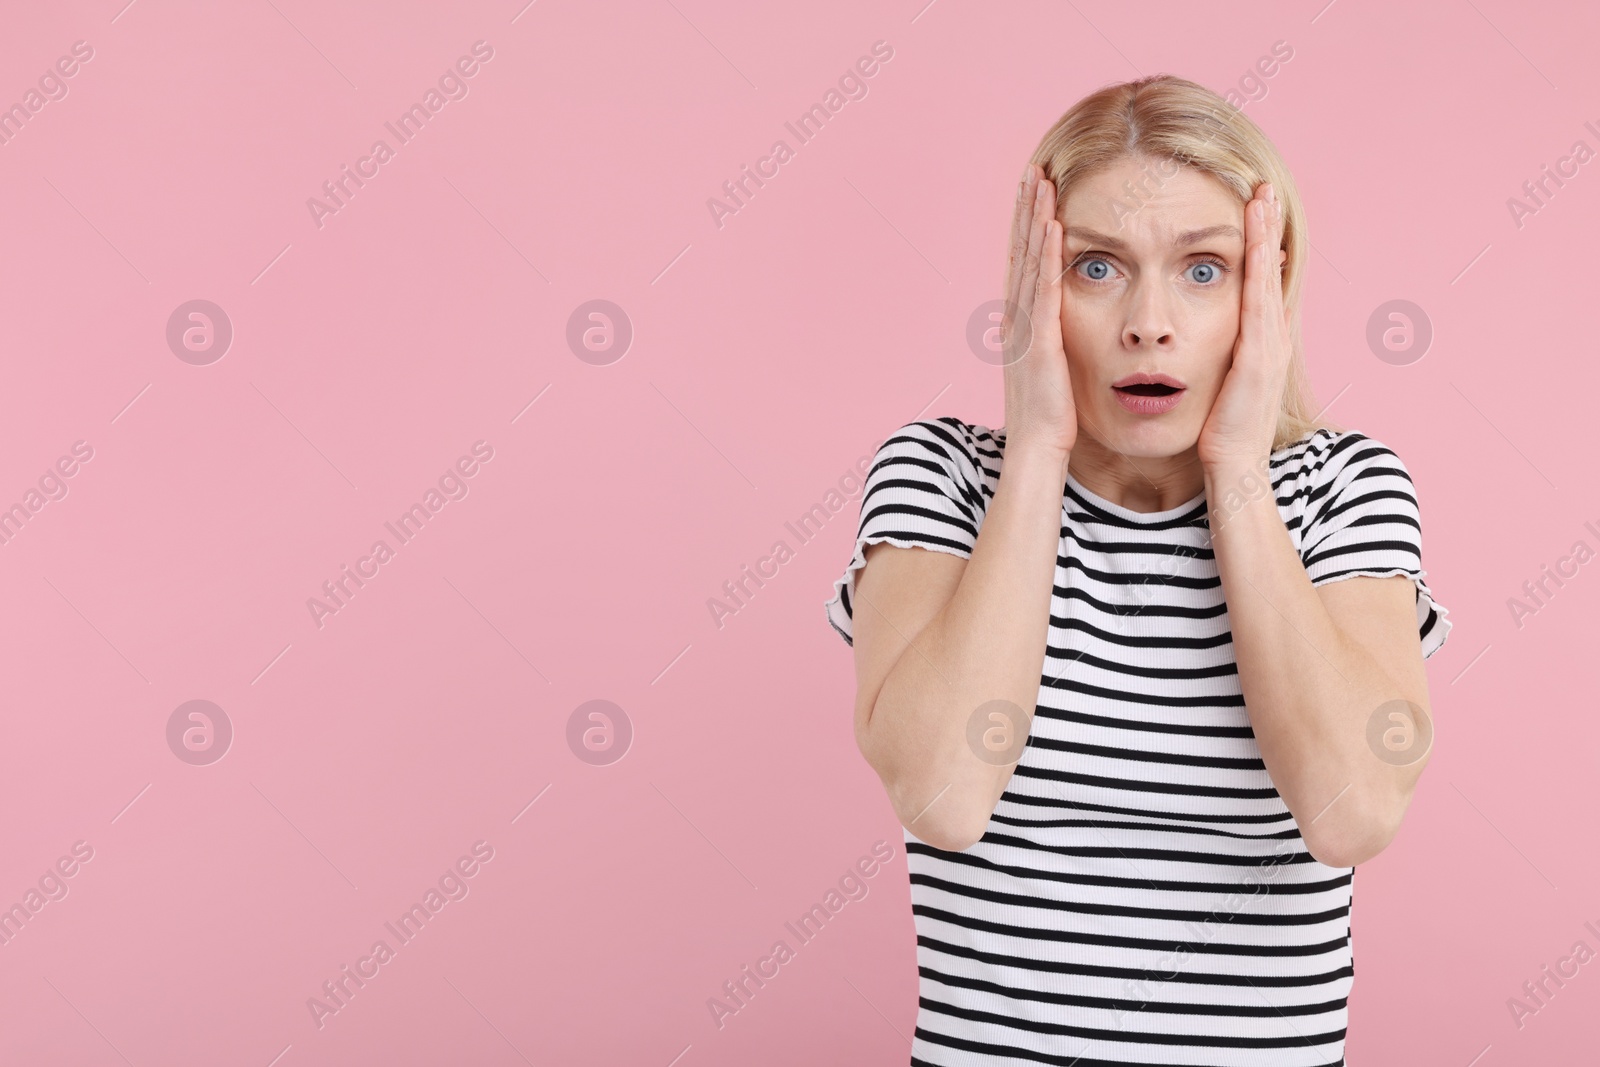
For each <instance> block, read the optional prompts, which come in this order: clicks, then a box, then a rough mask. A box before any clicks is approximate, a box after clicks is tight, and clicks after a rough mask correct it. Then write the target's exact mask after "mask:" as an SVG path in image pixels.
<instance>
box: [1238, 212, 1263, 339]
mask: <svg viewBox="0 0 1600 1067" xmlns="http://www.w3.org/2000/svg"><path fill="white" fill-rule="evenodd" d="M1266 207H1267V204H1266V201H1265V199H1264V197H1263V195H1262V187H1260V186H1258V187H1257V193H1256V196H1254V197H1252V198H1251V199H1250V201H1249V202H1248V203H1246V204H1245V206H1244V235H1245V250H1244V291H1243V294H1242V297H1241V305H1240V309H1239V353H1240V355H1241V356H1243V355H1248V354H1250V353H1253V352H1254V351H1255V350H1256V349H1257V347H1258V344H1257V342H1258V340H1259V339H1260V338H1261V336H1262V333H1261V327H1262V324H1263V318H1264V315H1265V312H1266V309H1267V306H1268V299H1267V274H1268V270H1267V266H1266V255H1267V250H1268V243H1267V235H1268V232H1269V223H1268V221H1267V218H1266V215H1267V212H1266Z"/></svg>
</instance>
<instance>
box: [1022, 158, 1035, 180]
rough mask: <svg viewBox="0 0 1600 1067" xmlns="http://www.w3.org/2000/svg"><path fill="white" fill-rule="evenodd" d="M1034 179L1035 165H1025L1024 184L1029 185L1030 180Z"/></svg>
mask: <svg viewBox="0 0 1600 1067" xmlns="http://www.w3.org/2000/svg"><path fill="white" fill-rule="evenodd" d="M1031 177H1033V164H1032V163H1031V162H1030V163H1025V164H1023V166H1022V184H1024V185H1026V184H1028V179H1029V178H1031Z"/></svg>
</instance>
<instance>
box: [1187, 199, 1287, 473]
mask: <svg viewBox="0 0 1600 1067" xmlns="http://www.w3.org/2000/svg"><path fill="white" fill-rule="evenodd" d="M1258 207H1259V208H1260V209H1261V215H1260V216H1259V217H1258V216H1257V215H1256V209H1257V208H1258ZM1244 241H1245V255H1244V258H1245V266H1244V291H1243V294H1242V295H1241V298H1240V308H1239V336H1238V338H1237V339H1236V340H1235V341H1234V345H1233V362H1232V364H1231V365H1230V367H1229V369H1228V375H1227V377H1226V378H1225V379H1223V382H1222V389H1221V390H1220V391H1219V392H1218V393H1217V399H1216V400H1215V401H1214V402H1213V403H1212V405H1211V413H1210V415H1209V416H1207V418H1206V423H1205V426H1204V427H1203V428H1202V429H1201V431H1200V439H1199V441H1198V445H1197V447H1198V450H1199V453H1200V462H1201V464H1202V465H1204V466H1205V467H1206V468H1207V469H1209V470H1217V469H1230V468H1233V467H1241V466H1247V467H1252V468H1253V467H1256V466H1258V465H1259V464H1260V462H1261V460H1262V459H1264V458H1265V457H1267V456H1269V455H1271V453H1272V440H1273V437H1274V436H1275V435H1276V433H1277V429H1278V412H1279V409H1280V407H1281V406H1282V403H1283V387H1284V381H1285V379H1286V378H1287V376H1288V373H1289V356H1290V353H1291V350H1292V345H1291V342H1290V336H1289V316H1288V313H1287V312H1286V311H1285V310H1284V306H1283V271H1282V263H1283V261H1284V259H1285V258H1287V253H1285V252H1283V251H1282V247H1281V246H1282V244H1283V205H1282V203H1281V202H1280V201H1279V200H1278V199H1277V196H1276V195H1275V194H1274V193H1273V190H1272V185H1271V184H1270V183H1268V182H1262V183H1261V184H1260V185H1258V186H1257V187H1256V195H1255V198H1254V199H1252V200H1251V201H1250V202H1249V203H1247V204H1246V205H1245V208H1244Z"/></svg>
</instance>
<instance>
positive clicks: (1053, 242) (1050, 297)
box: [1034, 216, 1065, 336]
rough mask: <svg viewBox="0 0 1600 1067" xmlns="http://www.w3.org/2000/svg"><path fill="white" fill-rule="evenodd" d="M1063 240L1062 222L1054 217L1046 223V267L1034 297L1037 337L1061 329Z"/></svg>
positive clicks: (1041, 272)
mask: <svg viewBox="0 0 1600 1067" xmlns="http://www.w3.org/2000/svg"><path fill="white" fill-rule="evenodd" d="M1061 239H1062V238H1061V222H1060V220H1059V219H1056V218H1055V217H1053V216H1052V217H1051V218H1050V219H1049V221H1047V222H1046V223H1045V231H1044V256H1043V259H1044V267H1043V268H1042V269H1041V270H1040V272H1039V292H1038V294H1037V295H1036V296H1035V297H1034V307H1035V309H1036V310H1035V313H1034V318H1035V322H1036V325H1035V327H1034V335H1035V336H1038V334H1039V332H1040V331H1041V330H1048V329H1049V328H1050V327H1052V326H1054V327H1056V328H1057V329H1059V328H1060V325H1061V276H1062V274H1063V273H1065V272H1064V271H1062V270H1061V268H1060V263H1061V258H1062V257H1061ZM1046 336H1050V334H1048V333H1047V334H1046Z"/></svg>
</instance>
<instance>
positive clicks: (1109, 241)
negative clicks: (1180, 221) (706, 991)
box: [1066, 223, 1244, 252]
mask: <svg viewBox="0 0 1600 1067" xmlns="http://www.w3.org/2000/svg"><path fill="white" fill-rule="evenodd" d="M1066 236H1067V237H1077V238H1079V239H1081V240H1084V241H1088V242H1089V243H1090V244H1097V245H1104V246H1105V247H1107V248H1111V249H1115V250H1117V251H1119V252H1125V251H1127V249H1128V243H1127V242H1126V241H1123V240H1121V239H1120V238H1116V237H1112V236H1110V235H1109V234H1104V233H1100V232H1099V231H1098V230H1090V229H1086V228H1084V227H1082V226H1069V227H1067V232H1066ZM1213 237H1237V238H1239V239H1240V240H1243V239H1244V234H1242V233H1240V232H1239V227H1237V226H1231V225H1228V224H1226V223H1224V224H1223V225H1221V226H1207V227H1205V228H1204V229H1200V230H1185V231H1184V232H1183V233H1180V234H1178V237H1177V240H1175V241H1173V247H1175V248H1186V247H1188V246H1189V245H1194V244H1199V243H1200V242H1201V241H1208V240H1210V239H1211V238H1213Z"/></svg>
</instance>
